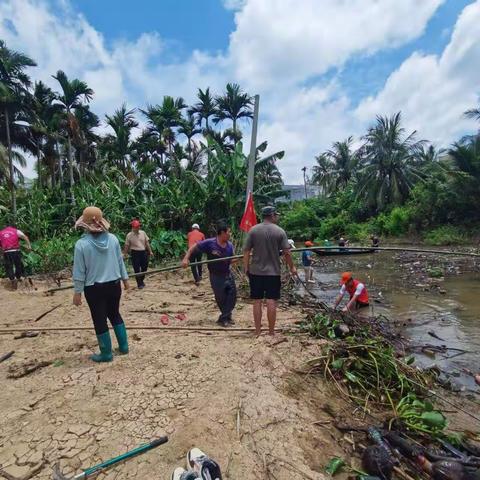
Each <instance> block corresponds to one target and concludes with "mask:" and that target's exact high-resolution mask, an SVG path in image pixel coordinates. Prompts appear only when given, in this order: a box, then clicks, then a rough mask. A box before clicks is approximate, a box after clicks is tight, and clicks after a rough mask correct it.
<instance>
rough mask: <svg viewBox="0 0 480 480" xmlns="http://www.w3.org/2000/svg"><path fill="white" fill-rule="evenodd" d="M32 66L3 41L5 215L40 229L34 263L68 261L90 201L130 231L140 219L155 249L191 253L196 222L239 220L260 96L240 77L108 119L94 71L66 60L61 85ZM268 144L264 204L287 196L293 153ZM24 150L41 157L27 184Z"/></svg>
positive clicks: (48, 265)
mask: <svg viewBox="0 0 480 480" xmlns="http://www.w3.org/2000/svg"><path fill="white" fill-rule="evenodd" d="M34 66H35V62H34V61H33V60H32V59H30V58H28V57H26V56H25V55H23V54H21V53H19V52H15V51H13V50H10V49H9V48H8V47H7V46H6V45H5V43H4V42H2V41H0V225H6V224H9V223H11V222H15V223H16V225H17V226H18V227H19V228H20V229H22V230H24V231H25V232H26V233H27V234H28V235H29V236H30V237H31V239H32V240H33V247H34V251H33V252H31V253H29V254H28V255H26V265H27V268H28V271H29V272H30V273H32V272H52V271H55V270H60V269H62V268H64V267H65V266H68V265H70V263H71V260H72V247H73V244H74V242H75V241H76V239H77V238H78V236H79V233H78V232H73V229H72V226H73V222H74V219H75V218H77V217H78V216H79V215H80V213H81V211H82V210H83V208H85V207H86V206H88V205H97V206H98V207H100V208H101V209H102V210H103V211H104V214H105V216H106V217H107V218H108V219H109V220H110V222H111V224H112V232H113V233H115V234H117V235H118V236H119V238H120V240H121V241H123V239H124V236H125V234H126V232H127V231H128V230H129V228H130V227H129V223H130V221H131V220H132V218H140V219H141V221H142V223H143V226H144V228H145V230H147V231H148V233H149V235H150V236H151V238H152V242H151V243H152V248H153V251H154V253H155V257H156V259H161V258H163V257H170V256H172V257H178V256H179V255H180V254H181V253H183V252H184V250H185V247H186V245H185V238H184V237H185V231H186V230H187V228H188V227H189V226H190V225H191V224H192V223H193V222H199V223H201V225H202V228H203V230H204V231H205V232H206V233H208V234H211V233H212V228H213V226H214V224H215V223H216V222H218V221H219V220H225V221H227V222H228V223H230V224H231V225H232V227H237V225H238V222H239V219H240V217H241V215H242V213H243V208H244V198H245V185H246V179H247V156H246V155H245V154H244V153H243V145H242V141H241V140H242V133H241V131H240V130H239V123H240V122H242V121H245V119H247V120H248V119H249V118H251V117H252V104H253V102H252V98H251V97H250V96H249V95H248V94H247V93H245V92H244V91H242V89H241V88H240V86H239V85H236V84H228V85H226V88H225V92H224V93H221V94H218V95H213V94H212V93H211V92H210V89H209V88H207V89H206V90H204V91H203V90H200V89H199V90H198V102H197V103H195V104H194V105H192V106H188V105H186V103H185V102H184V100H183V99H182V98H173V97H171V96H168V95H167V96H165V97H164V98H163V100H162V102H161V103H160V104H158V105H147V106H146V107H145V108H143V109H138V110H137V109H129V108H128V107H127V106H126V105H122V106H121V107H120V108H119V109H118V110H116V111H115V112H114V113H113V114H109V115H105V118H104V121H103V122H102V120H101V119H100V118H99V117H97V115H96V114H95V113H93V112H92V111H91V109H90V106H89V104H90V101H91V100H92V99H93V98H94V92H93V91H92V89H91V88H90V87H89V86H88V85H87V84H86V83H85V82H84V81H82V80H79V79H75V78H69V77H68V75H67V74H66V73H65V72H62V71H58V72H57V73H56V74H55V75H54V76H53V78H54V79H55V80H56V81H57V84H58V85H57V88H58V91H54V90H52V89H51V88H49V87H48V86H46V85H45V84H43V83H42V82H37V83H35V84H34V85H32V83H31V81H30V78H29V76H28V73H27V69H28V68H30V67H34ZM142 117H143V119H144V120H145V121H146V126H145V128H144V129H143V130H140V129H139V124H140V118H142ZM102 123H103V125H104V126H106V127H107V129H108V131H107V133H106V134H104V135H99V134H98V130H97V127H98V126H100V125H102ZM213 126H216V127H215V128H214V127H213ZM10 147H11V149H12V155H9V148H10ZM266 150H267V142H263V143H261V144H260V145H259V146H258V148H257V155H256V166H255V191H254V195H255V200H256V202H257V208H258V207H261V206H262V205H264V204H267V203H271V202H273V201H274V200H275V199H276V198H277V197H279V196H280V195H282V189H281V186H282V184H283V182H282V177H281V174H280V172H279V170H278V168H277V162H278V161H279V160H281V158H282V157H283V155H284V153H283V152H275V153H272V154H268V153H266ZM26 155H30V156H33V157H34V158H35V159H36V169H37V178H36V179H35V180H34V181H33V183H29V184H26V183H25V182H24V179H23V177H22V175H21V172H20V170H19V169H18V167H23V166H25V156H26ZM10 168H12V172H13V174H12V175H11V172H10ZM12 180H13V182H12Z"/></svg>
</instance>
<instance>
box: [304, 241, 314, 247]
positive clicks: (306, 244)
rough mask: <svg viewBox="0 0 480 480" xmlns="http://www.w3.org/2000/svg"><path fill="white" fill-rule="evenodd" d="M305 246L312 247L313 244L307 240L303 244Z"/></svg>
mask: <svg viewBox="0 0 480 480" xmlns="http://www.w3.org/2000/svg"><path fill="white" fill-rule="evenodd" d="M305 246H306V247H313V242H311V241H310V240H307V241H306V242H305Z"/></svg>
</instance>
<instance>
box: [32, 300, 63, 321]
mask: <svg viewBox="0 0 480 480" xmlns="http://www.w3.org/2000/svg"><path fill="white" fill-rule="evenodd" d="M61 306H62V304H61V303H59V304H58V305H55V306H54V307H53V308H51V309H50V310H47V311H46V312H44V313H42V314H41V315H39V316H38V317H37V318H36V319H35V320H34V322H38V321H39V320H41V319H42V318H43V317H45V316H46V315H48V314H49V313H52V312H53V311H54V310H56V309H57V308H58V307H61Z"/></svg>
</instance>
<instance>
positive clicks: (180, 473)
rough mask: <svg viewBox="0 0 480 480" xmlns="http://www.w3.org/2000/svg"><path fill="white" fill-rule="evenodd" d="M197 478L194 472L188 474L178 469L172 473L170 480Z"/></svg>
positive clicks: (192, 479) (180, 468) (191, 479)
mask: <svg viewBox="0 0 480 480" xmlns="http://www.w3.org/2000/svg"><path fill="white" fill-rule="evenodd" d="M197 478H198V476H197V474H196V473H195V472H192V471H190V472H189V471H187V470H185V469H184V468H182V467H178V468H176V469H175V470H174V471H173V473H172V477H171V480H195V479H197Z"/></svg>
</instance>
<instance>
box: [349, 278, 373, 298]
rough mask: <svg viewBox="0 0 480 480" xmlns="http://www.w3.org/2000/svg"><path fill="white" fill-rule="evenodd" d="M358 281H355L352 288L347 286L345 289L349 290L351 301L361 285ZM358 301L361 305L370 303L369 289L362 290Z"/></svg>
mask: <svg viewBox="0 0 480 480" xmlns="http://www.w3.org/2000/svg"><path fill="white" fill-rule="evenodd" d="M359 283H361V282H359V281H358V280H355V279H354V280H353V283H352V285H351V286H350V287H348V286H347V285H345V289H346V290H347V292H348V294H349V295H350V299H351V298H352V297H353V296H354V295H355V291H356V290H357V287H358V285H359ZM357 300H358V301H359V302H361V303H368V292H367V287H364V289H363V290H362V293H361V294H360V295H359V296H358V298H357Z"/></svg>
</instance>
